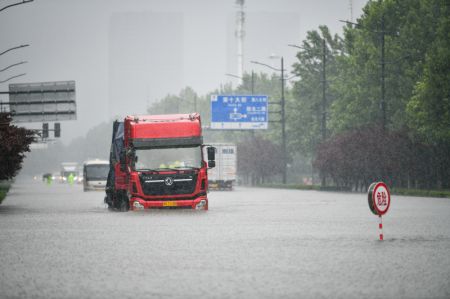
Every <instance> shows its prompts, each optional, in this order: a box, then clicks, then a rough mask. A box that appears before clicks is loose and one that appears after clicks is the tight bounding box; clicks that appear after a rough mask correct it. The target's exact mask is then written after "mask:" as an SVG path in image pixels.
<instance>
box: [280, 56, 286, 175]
mask: <svg viewBox="0 0 450 299" xmlns="http://www.w3.org/2000/svg"><path fill="white" fill-rule="evenodd" d="M284 106H285V102H284V60H283V57H281V138H282V147H283V148H282V150H283V154H282V155H283V184H286V181H287V162H286V160H287V159H286V158H287V157H286V119H285V107H284Z"/></svg>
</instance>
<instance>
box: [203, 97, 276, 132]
mask: <svg viewBox="0 0 450 299" xmlns="http://www.w3.org/2000/svg"><path fill="white" fill-rule="evenodd" d="M268 110H269V109H268V97H267V96H262V95H212V96H211V129H234V130H236V129H238V130H239V129H249V130H252V129H267V127H268V125H267V124H268V115H269V113H268V112H269V111H268Z"/></svg>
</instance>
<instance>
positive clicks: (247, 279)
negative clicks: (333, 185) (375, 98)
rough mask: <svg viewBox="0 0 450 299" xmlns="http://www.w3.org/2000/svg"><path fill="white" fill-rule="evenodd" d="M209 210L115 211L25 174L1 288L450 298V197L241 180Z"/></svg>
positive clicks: (2, 262)
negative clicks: (383, 200) (371, 202)
mask: <svg viewBox="0 0 450 299" xmlns="http://www.w3.org/2000/svg"><path fill="white" fill-rule="evenodd" d="M209 197H210V210H209V211H207V212H204V211H186V210H156V211H140V212H128V213H119V212H111V211H108V210H107V208H106V207H105V206H104V205H103V203H102V201H103V193H102V192H83V191H82V187H81V185H74V186H69V185H66V184H58V183H54V184H52V185H51V186H47V185H46V184H44V183H43V182H41V181H32V180H29V179H26V178H24V177H20V176H19V177H18V179H17V181H16V183H15V184H14V186H13V188H12V189H11V190H10V193H9V195H8V197H7V198H6V200H5V201H4V202H3V204H2V205H0V227H1V230H0V266H1V267H0V297H1V298H12V297H14V298H29V297H33V298H143V297H145V298H199V297H200V298H449V297H450V254H449V252H450V199H438V198H420V197H403V196H393V197H392V202H391V206H390V210H389V212H388V213H387V215H386V216H385V217H383V226H384V237H385V240H384V241H379V240H378V232H379V231H378V218H377V217H376V216H374V215H373V214H372V213H371V212H370V210H369V207H368V204H367V198H366V197H367V195H366V194H351V193H332V192H317V191H298V190H276V189H258V188H243V187H238V188H236V190H235V191H232V192H225V191H223V192H211V193H209Z"/></svg>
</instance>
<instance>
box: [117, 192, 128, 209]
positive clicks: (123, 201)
mask: <svg viewBox="0 0 450 299" xmlns="http://www.w3.org/2000/svg"><path fill="white" fill-rule="evenodd" d="M118 195H119V196H118V201H119V202H118V210H119V212H128V210H129V209H130V200H129V199H128V196H127V194H126V193H125V192H120V193H119V194H118Z"/></svg>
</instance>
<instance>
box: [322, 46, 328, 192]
mask: <svg viewBox="0 0 450 299" xmlns="http://www.w3.org/2000/svg"><path fill="white" fill-rule="evenodd" d="M326 63H327V45H326V41H325V38H324V39H322V122H321V131H322V142H323V141H325V139H326V138H327V96H326V88H327V85H326V80H327V78H326ZM326 184H327V182H326V177H325V175H324V174H322V187H325V186H326Z"/></svg>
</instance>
